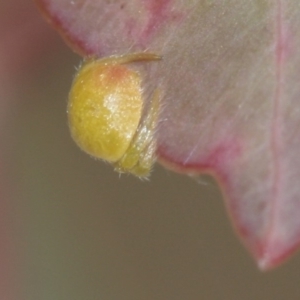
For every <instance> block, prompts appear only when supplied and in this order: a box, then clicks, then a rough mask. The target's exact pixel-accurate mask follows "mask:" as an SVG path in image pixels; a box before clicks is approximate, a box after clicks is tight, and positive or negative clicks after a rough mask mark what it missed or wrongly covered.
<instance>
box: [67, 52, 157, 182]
mask: <svg viewBox="0 0 300 300" xmlns="http://www.w3.org/2000/svg"><path fill="white" fill-rule="evenodd" d="M159 59H160V57H159V56H158V55H156V54H152V53H134V54H128V55H123V56H111V57H108V58H104V59H98V60H88V61H87V62H86V63H85V64H83V66H82V67H81V68H80V69H79V71H78V73H77V75H76V76H75V78H74V81H73V84H72V87H71V91H70V94H69V103H68V120H69V127H70V131H71V135H72V137H73V139H74V141H75V142H76V143H77V144H78V146H79V147H80V148H81V149H82V150H84V151H85V152H87V153H88V154H90V155H92V156H93V157H96V158H100V159H103V160H105V161H108V162H110V163H112V164H113V165H114V166H115V169H116V170H117V171H119V172H121V173H123V172H129V173H132V174H134V175H137V176H139V177H146V176H147V175H148V174H149V172H150V170H151V166H152V165H153V162H154V155H155V138H154V132H155V129H156V124H157V118H158V113H159V93H158V91H156V92H155V93H154V96H153V98H152V99H151V103H150V106H149V109H148V111H147V112H146V114H145V117H143V118H142V116H143V112H144V99H143V89H142V77H141V74H140V73H139V72H138V71H137V70H135V69H133V68H131V67H130V66H128V63H131V62H136V61H151V60H159Z"/></svg>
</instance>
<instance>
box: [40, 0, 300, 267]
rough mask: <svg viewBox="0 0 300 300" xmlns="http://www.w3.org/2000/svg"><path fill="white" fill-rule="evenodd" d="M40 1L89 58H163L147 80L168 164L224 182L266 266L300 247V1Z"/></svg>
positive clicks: (246, 237) (241, 227)
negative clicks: (158, 109) (158, 93)
mask: <svg viewBox="0 0 300 300" xmlns="http://www.w3.org/2000/svg"><path fill="white" fill-rule="evenodd" d="M37 2H38V3H39V6H40V7H42V9H43V11H44V12H46V14H47V16H48V18H50V20H51V22H52V24H54V25H55V26H56V28H58V29H59V30H60V31H61V32H62V34H63V35H64V37H65V39H67V40H68V42H69V43H71V44H72V47H73V48H76V49H77V50H78V49H80V51H81V53H85V54H93V55H98V56H102V55H111V54H115V53H118V54H123V53H128V52H136V51H141V50H149V51H151V52H156V53H158V54H159V55H162V56H163V61H162V62H161V63H159V64H155V65H151V66H147V75H145V77H146V80H145V87H146V88H153V87H156V86H158V85H159V86H160V88H161V89H162V90H163V92H164V98H163V111H162V114H161V120H160V127H159V130H158V134H157V135H158V145H159V147H158V154H159V156H160V157H161V159H162V161H163V162H164V163H165V164H166V165H169V166H170V167H172V168H174V169H176V170H179V171H181V172H185V173H193V174H195V173H200V172H210V173H212V174H214V175H215V176H216V178H217V179H218V180H219V182H220V184H221V185H222V188H223V191H224V193H225V195H226V204H227V207H228V211H229V213H230V215H231V216H232V220H233V223H234V225H235V227H236V228H237V231H238V233H239V234H240V236H241V237H242V239H243V241H244V243H245V244H246V245H247V247H248V248H249V249H250V250H251V252H252V253H253V255H254V256H255V258H256V260H257V261H258V264H259V266H260V267H261V268H262V269H268V268H271V267H274V266H276V265H278V264H280V263H281V262H282V261H283V260H284V259H285V258H286V257H288V256H289V255H290V254H291V253H292V252H293V251H294V250H295V249H297V248H298V246H299V244H300V185H299V184H298V179H299V178H300V132H299V128H300V106H299V105H300V104H299V101H300V84H299V80H300V31H299V28H300V5H299V4H298V2H297V1H293V0H286V1H280V0H277V1H239V0H221V1H216V2H211V1H197V0H190V1H184V2H183V1H179V0H168V1H160V0H150V1H145V0H134V1H130V3H128V2H127V1H121V0H119V1H113V2H107V1H104V0H98V1H88V0H86V1H83V0H81V1H70V0H39V1H37ZM162 3H163V4H162ZM145 73H146V72H145ZM146 90H147V89H146Z"/></svg>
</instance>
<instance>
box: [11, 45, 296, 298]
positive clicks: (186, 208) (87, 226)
mask: <svg viewBox="0 0 300 300" xmlns="http://www.w3.org/2000/svg"><path fill="white" fill-rule="evenodd" d="M79 62H80V58H79V57H78V56H75V55H73V54H72V53H71V51H70V50H69V49H68V48H67V47H66V46H64V45H63V43H62V42H61V48H60V51H56V52H53V54H52V55H51V56H49V57H48V58H47V60H45V61H43V63H42V64H40V65H39V66H36V67H35V68H34V69H33V70H31V72H34V73H35V74H34V80H32V79H24V82H23V84H22V85H21V84H20V86H19V87H17V90H18V95H19V97H20V102H19V104H18V105H17V106H16V107H14V110H13V112H12V115H13V118H12V121H11V122H10V131H9V135H8V138H9V139H10V141H9V145H10V151H9V159H10V161H11V166H12V167H11V170H10V173H9V174H10V175H9V176H10V179H11V182H13V184H12V187H13V188H12V198H13V201H12V206H13V211H14V215H13V218H14V223H15V224H16V225H15V233H16V252H17V256H18V260H19V261H18V263H19V266H18V270H19V271H18V273H19V276H20V279H19V280H20V294H21V295H23V296H24V297H23V298H22V299H26V300H54V299H55V300H70V299H72V300H96V299H105V300H127V299H128V300H133V299H137V300H154V299H155V300H167V299H170V300H171V299H172V300H183V299H189V300H196V299H216V300H218V299H237V300H239V299H243V300H248V299H249V300H250V299H251V300H252V299H264V300H268V299H270V300H271V299H272V300H276V299H278V300H281V299H300V284H299V274H300V256H299V255H298V256H296V257H294V258H293V259H292V260H290V261H289V262H288V263H287V264H285V265H283V266H282V267H280V268H278V269H276V270H274V271H272V272H269V273H261V272H260V271H259V270H258V269H257V267H256V265H255V263H254V262H253V260H252V258H251V257H250V256H249V255H248V253H247V252H246V250H245V249H244V248H243V246H242V245H241V243H240V242H239V240H238V239H237V237H236V236H235V234H234V232H233V230H232V227H231V225H230V221H229V219H228V217H227V216H226V211H225V207H224V204H223V201H222V197H221V195H220V191H219V189H218V187H217V186H216V185H215V183H214V182H213V181H212V180H211V179H209V178H206V177H205V178H203V179H201V180H200V181H199V182H197V181H195V180H193V179H191V178H188V177H187V176H183V175H178V174H175V173H172V172H171V171H168V170H165V169H163V168H162V167H159V166H156V167H155V169H154V171H153V174H152V176H151V180H150V181H144V182H142V181H140V180H138V179H136V178H134V177H132V176H126V175H123V176H121V177H119V175H118V174H117V173H115V172H114V171H113V170H112V168H111V167H110V166H108V165H106V164H104V163H102V162H98V161H95V160H94V159H91V158H90V157H89V156H87V155H85V154H84V153H83V152H81V151H80V150H79V149H78V148H77V146H76V145H75V144H74V143H73V141H72V140H71V138H70V135H69V132H68V126H67V116H66V103H67V95H68V90H69V87H70V84H71V81H72V77H73V75H74V73H75V66H77V65H78V64H79ZM30 80H32V81H30Z"/></svg>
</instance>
